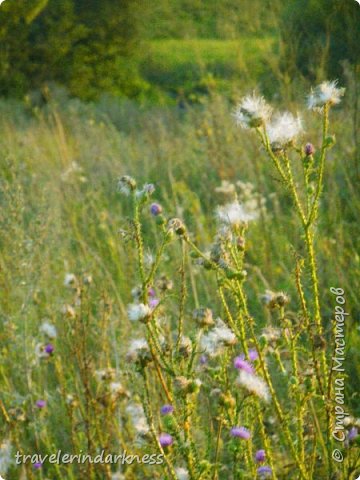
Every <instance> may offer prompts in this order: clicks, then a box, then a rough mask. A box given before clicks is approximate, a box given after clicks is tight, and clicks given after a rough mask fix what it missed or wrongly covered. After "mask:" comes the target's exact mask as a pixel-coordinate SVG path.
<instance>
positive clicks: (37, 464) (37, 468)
mask: <svg viewBox="0 0 360 480" xmlns="http://www.w3.org/2000/svg"><path fill="white" fill-rule="evenodd" d="M42 466H43V464H42V462H36V463H34V468H35V470H40V468H42Z"/></svg>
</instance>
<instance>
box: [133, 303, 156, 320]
mask: <svg viewBox="0 0 360 480" xmlns="http://www.w3.org/2000/svg"><path fill="white" fill-rule="evenodd" d="M127 312H128V317H129V320H131V321H132V322H137V321H140V322H142V321H144V320H146V319H147V318H148V317H149V316H150V314H151V308H150V307H149V305H144V304H143V303H131V304H130V305H129V306H128V311H127Z"/></svg>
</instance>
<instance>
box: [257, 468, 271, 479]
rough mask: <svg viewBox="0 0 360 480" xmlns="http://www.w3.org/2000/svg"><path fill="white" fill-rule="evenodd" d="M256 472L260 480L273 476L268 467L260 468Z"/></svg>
mask: <svg viewBox="0 0 360 480" xmlns="http://www.w3.org/2000/svg"><path fill="white" fill-rule="evenodd" d="M256 471H257V474H258V475H259V477H260V478H268V477H270V476H271V475H272V470H271V468H270V467H268V466H266V465H264V466H263V467H259V468H258V469H257V470H256Z"/></svg>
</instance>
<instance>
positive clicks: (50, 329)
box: [40, 322, 57, 338]
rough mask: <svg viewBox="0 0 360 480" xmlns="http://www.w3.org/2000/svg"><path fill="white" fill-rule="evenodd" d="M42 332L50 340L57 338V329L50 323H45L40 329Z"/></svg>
mask: <svg viewBox="0 0 360 480" xmlns="http://www.w3.org/2000/svg"><path fill="white" fill-rule="evenodd" d="M40 332H42V333H44V334H45V335H46V336H47V337H49V338H56V335H57V332H56V327H55V326H54V325H51V324H50V323H49V322H44V323H43V324H42V325H41V327H40Z"/></svg>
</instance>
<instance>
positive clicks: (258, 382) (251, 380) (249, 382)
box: [237, 370, 270, 402]
mask: <svg viewBox="0 0 360 480" xmlns="http://www.w3.org/2000/svg"><path fill="white" fill-rule="evenodd" d="M237 383H238V384H239V385H241V386H242V387H243V388H245V389H246V390H248V391H249V392H251V393H253V394H254V395H256V396H258V397H259V398H262V399H263V400H265V402H268V401H269V400H270V394H269V389H268V386H267V384H266V383H265V381H264V380H263V379H262V378H261V377H259V376H257V375H254V374H252V373H248V372H246V371H245V370H240V374H239V376H238V378H237Z"/></svg>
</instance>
